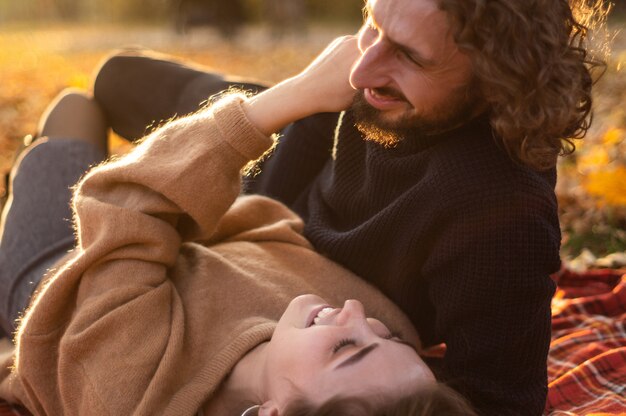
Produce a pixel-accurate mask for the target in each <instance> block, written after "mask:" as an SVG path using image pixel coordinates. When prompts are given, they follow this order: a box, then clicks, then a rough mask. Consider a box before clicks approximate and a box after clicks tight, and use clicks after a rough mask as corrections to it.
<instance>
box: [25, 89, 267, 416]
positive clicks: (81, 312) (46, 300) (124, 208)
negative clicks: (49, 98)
mask: <svg viewBox="0 0 626 416" xmlns="http://www.w3.org/2000/svg"><path fill="white" fill-rule="evenodd" d="M241 101H242V98H240V97H231V98H226V99H224V101H222V102H220V103H218V104H216V105H215V106H214V107H213V108H212V109H209V110H204V111H203V112H200V113H198V114H195V115H192V116H189V117H186V118H183V119H180V120H177V121H174V122H171V123H170V124H168V125H166V126H164V127H163V128H161V129H159V130H157V131H155V132H154V133H153V134H152V135H150V136H149V137H147V138H146V140H145V141H144V142H143V143H142V144H141V145H139V146H138V147H137V148H136V149H135V150H134V151H132V152H131V153H130V154H128V155H127V156H125V157H123V158H121V159H119V160H116V161H112V162H110V163H108V164H105V165H102V166H100V167H98V168H96V169H94V170H93V171H92V172H90V173H89V174H88V175H86V177H85V178H84V179H83V180H82V181H81V182H80V184H79V185H78V187H77V189H76V192H75V196H74V201H73V207H74V211H75V224H76V229H77V234H78V248H77V249H76V255H75V258H74V259H73V260H72V261H70V262H69V263H67V264H66V265H64V266H63V268H62V269H61V270H60V271H59V272H58V273H57V274H56V275H55V276H54V277H52V278H51V280H50V283H49V284H48V285H47V286H46V287H44V288H43V289H42V291H41V293H40V295H39V296H38V297H37V299H36V300H35V301H34V304H33V306H32V307H31V311H30V312H29V314H28V315H27V316H26V318H25V320H24V323H23V327H22V330H21V333H20V334H19V335H18V342H19V344H18V359H17V366H18V367H19V371H18V372H17V373H18V374H19V377H20V382H21V383H20V384H21V386H22V389H23V391H25V392H26V396H27V398H28V400H27V403H25V404H27V405H28V407H29V408H30V409H31V410H34V411H36V413H41V414H65V415H84V414H90V415H122V414H123V415H130V414H154V413H155V412H156V411H157V410H156V409H159V412H160V411H162V409H164V408H165V406H166V405H167V404H168V402H167V401H168V398H169V397H171V395H172V392H174V391H176V389H177V388H179V387H180V385H181V384H180V383H185V382H186V380H180V378H181V377H183V376H184V374H181V375H179V376H177V374H179V373H180V372H181V367H183V365H184V364H185V362H186V360H189V358H188V357H189V356H188V352H186V350H185V349H186V348H189V347H188V345H186V341H185V339H186V333H185V327H186V322H187V320H188V319H189V318H188V317H186V316H185V305H183V304H182V299H181V296H180V294H179V293H178V292H177V286H176V285H175V284H174V283H173V281H172V280H171V279H170V278H169V272H170V270H171V268H172V267H173V266H174V265H175V264H177V263H178V256H179V253H180V250H181V245H182V243H183V242H184V241H190V240H197V239H205V238H208V237H210V236H211V234H212V233H213V232H214V230H215V229H216V225H217V224H218V222H219V221H220V218H221V217H222V216H223V215H224V214H225V212H226V211H227V210H228V208H229V207H230V205H231V204H232V203H233V201H234V200H235V199H236V198H237V196H238V194H239V189H240V171H241V169H242V167H243V166H244V165H245V164H246V163H247V162H248V161H250V160H251V159H254V158H257V157H259V156H260V155H261V154H262V153H263V152H264V151H265V150H267V149H268V148H269V147H270V145H271V144H272V140H271V138H269V137H267V136H264V135H262V134H261V133H260V132H258V131H257V130H255V128H254V127H253V126H252V125H251V124H250V123H249V121H248V120H247V119H246V117H245V115H244V112H243V110H242V108H241ZM172 377H174V379H173V378H172ZM175 377H178V378H179V379H176V378H175ZM170 414H171V412H170Z"/></svg>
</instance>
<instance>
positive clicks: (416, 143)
mask: <svg viewBox="0 0 626 416" xmlns="http://www.w3.org/2000/svg"><path fill="white" fill-rule="evenodd" d="M344 129H350V130H353V131H354V133H353V134H357V135H360V136H361V138H363V139H364V137H363V135H362V134H361V133H360V132H359V130H358V129H357V128H356V126H355V122H354V114H353V113H352V112H350V111H346V112H345V114H344V115H343V117H342V120H341V128H340V129H338V133H339V130H344ZM470 135H471V136H480V137H492V136H493V135H492V128H491V124H490V121H489V116H488V114H487V113H481V114H480V115H478V116H476V117H474V118H473V119H471V120H470V121H468V122H467V123H465V124H463V125H461V126H458V127H455V128H454V129H451V130H448V131H445V132H441V133H437V134H433V135H423V134H420V133H418V132H415V133H413V134H409V135H406V136H404V137H402V139H401V140H400V141H399V142H398V143H397V144H396V145H395V146H393V147H391V148H389V149H388V150H389V151H391V152H392V153H395V154H397V155H409V154H414V153H419V152H422V151H423V150H426V149H428V148H430V147H432V146H435V145H437V144H440V143H443V142H446V141H448V140H457V139H462V138H464V139H467V137H468V136H470ZM369 143H371V144H372V145H376V146H380V145H379V144H377V143H375V142H373V141H370V142H369Z"/></svg>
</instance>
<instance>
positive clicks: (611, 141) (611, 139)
mask: <svg viewBox="0 0 626 416" xmlns="http://www.w3.org/2000/svg"><path fill="white" fill-rule="evenodd" d="M624 133H626V132H625V131H624V129H620V128H612V129H609V131H607V132H606V133H605V134H604V137H603V138H602V142H603V143H604V144H606V145H609V146H613V145H617V144H620V143H621V142H622V141H623V140H624Z"/></svg>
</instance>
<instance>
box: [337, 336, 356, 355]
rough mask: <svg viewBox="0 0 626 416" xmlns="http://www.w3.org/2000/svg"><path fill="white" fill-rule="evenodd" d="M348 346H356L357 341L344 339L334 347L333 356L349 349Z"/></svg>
mask: <svg viewBox="0 0 626 416" xmlns="http://www.w3.org/2000/svg"><path fill="white" fill-rule="evenodd" d="M348 345H356V340H354V339H348V338H346V339H342V340H341V341H339V342H338V343H337V344H336V345H335V346H334V347H333V354H337V352H339V350H340V349H342V348H343V347H347V346H348Z"/></svg>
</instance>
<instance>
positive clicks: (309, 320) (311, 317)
mask: <svg viewBox="0 0 626 416" xmlns="http://www.w3.org/2000/svg"><path fill="white" fill-rule="evenodd" d="M330 307H331V306H330V305H320V306H318V307H316V308H315V309H313V310H312V311H311V313H310V314H309V316H308V318H307V325H306V327H307V328H308V327H310V326H313V320H314V319H315V317H317V315H318V314H319V313H320V311H321V310H322V309H324V308H330Z"/></svg>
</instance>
